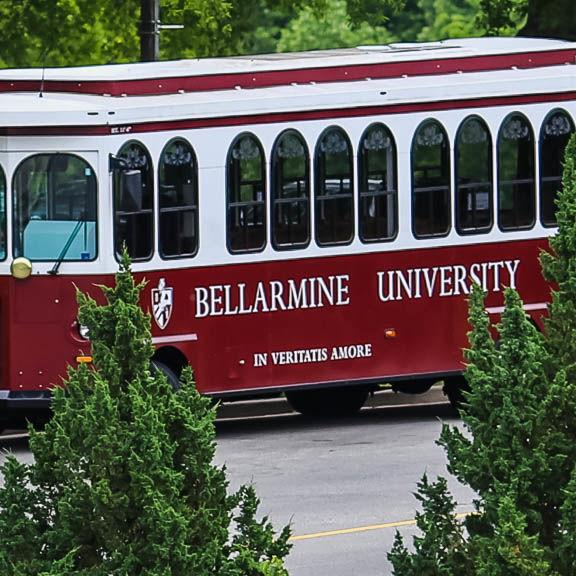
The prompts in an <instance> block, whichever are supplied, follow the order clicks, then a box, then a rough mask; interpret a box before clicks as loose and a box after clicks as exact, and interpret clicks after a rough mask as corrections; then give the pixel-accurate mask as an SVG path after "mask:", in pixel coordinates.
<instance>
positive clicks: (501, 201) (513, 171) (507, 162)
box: [498, 113, 535, 230]
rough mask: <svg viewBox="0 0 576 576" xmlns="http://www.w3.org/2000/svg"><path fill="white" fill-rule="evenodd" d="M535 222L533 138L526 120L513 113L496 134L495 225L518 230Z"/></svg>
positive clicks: (504, 228) (520, 115) (503, 228)
mask: <svg viewBox="0 0 576 576" xmlns="http://www.w3.org/2000/svg"><path fill="white" fill-rule="evenodd" d="M534 220H535V191H534V135H533V133H532V127H531V126H530V123H529V122H528V120H527V119H526V118H525V117H524V116H523V115H522V114H518V113H514V114H511V115H510V116H508V117H507V118H506V119H505V120H504V122H503V123H502V126H501V127H500V132H499V134H498V224H499V225H500V228H501V229H502V230H517V229H520V228H529V227H531V226H532V225H533V224H534Z"/></svg>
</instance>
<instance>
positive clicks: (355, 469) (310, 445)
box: [217, 390, 472, 576]
mask: <svg viewBox="0 0 576 576" xmlns="http://www.w3.org/2000/svg"><path fill="white" fill-rule="evenodd" d="M422 400H424V401H425V402H427V405H423V406H417V405H410V406H408V405H405V406H398V405H395V404H398V403H399V402H406V401H411V402H414V401H417V402H421V401H422ZM281 409H282V403H273V402H272V403H270V406H269V411H281ZM442 421H445V422H447V423H450V424H454V425H458V424H459V421H458V419H457V417H456V416H455V414H454V412H453V411H452V409H451V408H450V407H449V406H448V405H447V404H446V403H445V401H444V398H443V397H442V396H441V392H440V391H439V390H436V391H434V390H433V391H431V392H430V393H428V394H427V395H425V396H422V397H406V396H403V395H392V394H381V395H379V396H378V397H377V398H376V399H375V401H374V402H373V407H368V408H365V409H364V410H363V411H362V412H361V413H360V414H359V415H358V417H355V418H348V419H341V420H338V421H336V422H313V421H306V420H304V419H303V418H301V417H300V416H298V415H294V414H292V415H290V414H286V415H283V416H263V417H261V418H259V419H258V418H256V419H254V418H252V419H249V420H237V421H234V420H226V421H220V422H219V423H218V427H217V430H218V456H217V458H218V461H219V462H220V463H226V465H227V468H228V472H229V477H230V478H231V480H232V484H233V486H237V485H238V483H240V482H252V483H254V484H255V486H256V488H257V492H258V495H259V496H260V498H261V500H262V505H261V510H262V512H263V513H265V514H267V515H269V516H270V518H271V519H272V520H273V522H274V524H275V526H277V527H278V528H279V527H281V526H282V525H283V524H285V523H291V525H292V529H293V534H294V541H293V545H294V547H293V549H292V553H291V555H290V557H289V560H288V563H287V564H288V567H289V569H290V574H291V575H292V576H356V575H358V576H376V575H379V576H382V575H387V574H390V566H389V564H388V562H387V560H386V552H387V551H388V550H389V549H390V547H391V546H392V541H393V538H394V533H395V531H396V529H397V527H396V524H400V523H403V521H405V520H410V519H413V518H414V513H415V510H416V506H417V502H416V500H415V498H414V497H413V492H414V491H415V490H416V483H417V481H418V480H419V479H420V478H421V476H422V474H423V473H424V472H427V473H428V475H429V476H431V477H434V476H436V475H437V474H443V475H447V472H446V470H445V462H446V461H445V457H444V452H443V451H442V449H440V448H439V447H438V446H436V444H435V440H436V438H437V437H438V435H439V433H440V428H441V422H442ZM450 486H451V488H452V490H453V492H454V494H455V496H456V498H457V500H458V502H459V503H460V504H461V505H460V506H459V510H458V511H459V512H466V511H469V510H471V499H472V494H471V492H470V491H469V490H467V489H465V488H464V487H462V486H461V485H459V484H458V483H457V482H456V481H454V480H451V481H450ZM366 528H368V529H366ZM398 529H399V530H400V531H401V533H402V534H404V535H405V536H406V537H410V536H411V535H412V534H413V533H414V528H413V527H411V526H399V527H398ZM327 532H328V534H326V533H327Z"/></svg>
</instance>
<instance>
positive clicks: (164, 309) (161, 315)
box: [152, 278, 173, 330]
mask: <svg viewBox="0 0 576 576" xmlns="http://www.w3.org/2000/svg"><path fill="white" fill-rule="evenodd" d="M172 297H173V290H172V288H169V287H168V286H166V280H165V279H164V278H160V280H159V282H158V288H152V312H153V315H154V320H156V324H158V327H159V328H160V329H161V330H164V328H166V326H167V325H168V322H169V320H170V316H171V315H172V302H173V299H172Z"/></svg>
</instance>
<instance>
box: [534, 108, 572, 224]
mask: <svg viewBox="0 0 576 576" xmlns="http://www.w3.org/2000/svg"><path fill="white" fill-rule="evenodd" d="M573 132H574V122H573V121H572V118H571V117H570V116H569V115H568V114H567V113H566V112H564V110H554V111H552V112H550V114H548V116H546V118H545V120H544V123H543V124H542V129H541V131H540V219H541V220H542V224H544V226H556V196H557V194H558V191H559V190H560V186H561V184H562V170H563V168H562V165H563V160H564V151H565V150H566V146H567V145H568V140H570V135H571V134H572V133H573Z"/></svg>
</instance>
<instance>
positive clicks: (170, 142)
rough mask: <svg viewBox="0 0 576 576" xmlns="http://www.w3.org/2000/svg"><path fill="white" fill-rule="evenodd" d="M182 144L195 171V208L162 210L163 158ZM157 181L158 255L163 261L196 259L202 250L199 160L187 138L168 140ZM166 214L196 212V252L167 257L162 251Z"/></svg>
mask: <svg viewBox="0 0 576 576" xmlns="http://www.w3.org/2000/svg"><path fill="white" fill-rule="evenodd" d="M179 142H180V143H182V144H184V145H185V146H186V147H187V152H190V154H191V156H192V159H191V164H192V171H193V181H194V182H193V185H194V202H195V203H194V205H193V207H190V206H187V207H186V206H178V207H174V208H172V209H170V208H169V209H166V208H164V209H163V208H162V207H161V202H160V200H161V190H160V174H161V171H162V164H163V158H164V155H165V153H166V152H167V150H168V149H169V148H170V146H172V145H174V144H176V143H179ZM157 181H158V190H157V196H158V205H157V207H156V212H157V214H158V255H159V256H160V258H161V259H162V260H180V259H185V258H194V257H195V256H197V255H198V251H199V250H200V206H199V204H200V190H199V189H198V186H199V177H198V158H197V156H196V152H195V150H194V147H193V146H192V144H190V142H189V141H188V140H186V139H185V138H182V137H181V136H176V137H175V138H171V139H170V140H168V142H166V144H165V145H164V147H163V148H162V151H161V152H160V156H159V157H158V174H157ZM163 210H164V213H166V212H171V213H175V212H178V213H181V212H188V211H191V210H193V211H194V229H195V231H196V238H195V240H196V241H195V246H194V251H193V252H190V253H185V254H177V255H173V256H169V255H165V254H164V253H163V251H162V213H163Z"/></svg>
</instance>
